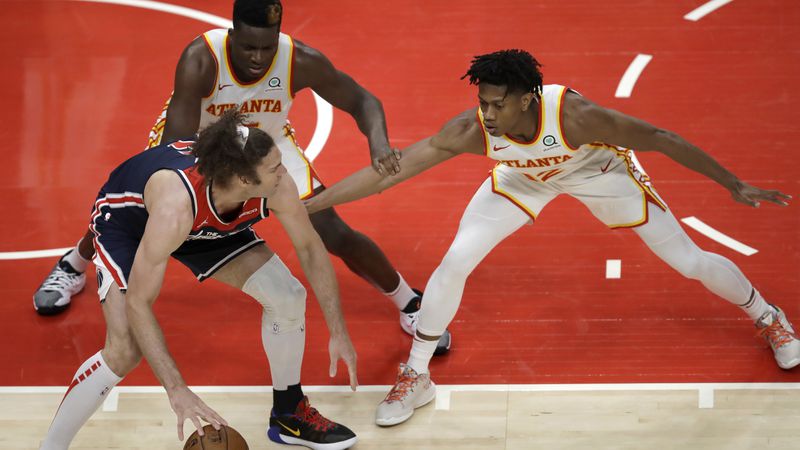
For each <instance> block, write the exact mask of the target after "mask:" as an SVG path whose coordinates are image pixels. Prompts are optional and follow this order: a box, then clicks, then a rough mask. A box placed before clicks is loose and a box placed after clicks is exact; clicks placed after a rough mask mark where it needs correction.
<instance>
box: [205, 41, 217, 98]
mask: <svg viewBox="0 0 800 450" xmlns="http://www.w3.org/2000/svg"><path fill="white" fill-rule="evenodd" d="M203 42H204V43H205V44H206V48H207V49H208V52H209V53H211V57H212V58H214V84H212V85H211V92H209V93H208V94H206V95H204V96H203V98H209V97H211V96H212V95H214V92H216V90H217V83H218V82H219V60H217V54H216V53H214V49H213V47H212V46H211V42H210V41H209V40H208V37H206V33H203Z"/></svg>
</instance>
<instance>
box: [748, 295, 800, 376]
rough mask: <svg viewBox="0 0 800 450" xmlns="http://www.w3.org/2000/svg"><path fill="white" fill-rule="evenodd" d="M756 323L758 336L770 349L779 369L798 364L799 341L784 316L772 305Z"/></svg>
mask: <svg viewBox="0 0 800 450" xmlns="http://www.w3.org/2000/svg"><path fill="white" fill-rule="evenodd" d="M770 306H772V308H773V310H772V311H767V312H766V313H764V315H763V316H761V317H759V318H758V320H757V321H756V328H757V329H758V335H759V336H762V337H763V338H764V339H766V341H767V342H768V343H769V346H770V347H772V351H773V352H774V353H775V361H777V362H778V366H780V368H781V369H787V370H788V369H791V368H793V367H795V366H797V365H798V364H800V340H798V339H797V335H796V334H795V332H794V328H793V327H792V324H791V323H789V319H787V318H786V314H784V313H783V311H781V309H780V308H778V307H777V306H774V305H770Z"/></svg>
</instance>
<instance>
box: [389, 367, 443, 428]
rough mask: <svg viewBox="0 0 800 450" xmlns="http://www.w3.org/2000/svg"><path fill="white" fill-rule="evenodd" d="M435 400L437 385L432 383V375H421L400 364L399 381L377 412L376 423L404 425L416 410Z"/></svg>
mask: <svg viewBox="0 0 800 450" xmlns="http://www.w3.org/2000/svg"><path fill="white" fill-rule="evenodd" d="M434 398H436V385H435V384H434V383H433V381H431V375H430V374H429V373H424V374H422V375H419V374H417V372H415V371H414V369H412V368H411V367H409V366H407V365H405V364H400V368H399V369H398V370H397V381H396V382H395V384H394V386H393V387H392V390H391V391H389V394H387V395H386V398H385V399H383V401H382V402H381V404H380V405H378V410H377V411H376V412H375V423H377V424H378V425H380V426H382V427H388V426H391V425H397V424H398V423H403V422H405V421H406V420H408V419H409V418H410V417H411V416H412V415H413V414H414V410H415V409H416V408H419V407H421V406H425V405H427V404H428V403H430V402H431V400H433V399H434Z"/></svg>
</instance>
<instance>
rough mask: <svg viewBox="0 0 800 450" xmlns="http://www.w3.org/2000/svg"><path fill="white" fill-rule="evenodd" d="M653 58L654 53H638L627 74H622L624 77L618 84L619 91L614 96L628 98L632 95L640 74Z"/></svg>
mask: <svg viewBox="0 0 800 450" xmlns="http://www.w3.org/2000/svg"><path fill="white" fill-rule="evenodd" d="M651 59H653V55H643V54H638V55H636V58H633V61H631V64H630V65H629V66H628V70H626V71H625V74H624V75H622V79H620V80H619V86H617V92H616V93H615V94H614V97H619V98H628V97H630V96H631V92H633V86H634V85H636V81H638V80H639V75H641V74H642V71H643V70H644V68H645V67H647V64H648V63H649V62H650V60H651Z"/></svg>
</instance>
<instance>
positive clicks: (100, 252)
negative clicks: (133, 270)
mask: <svg viewBox="0 0 800 450" xmlns="http://www.w3.org/2000/svg"><path fill="white" fill-rule="evenodd" d="M95 234H96V233H95ZM99 237H100V236H99V235H96V236H95V238H94V248H95V251H96V252H97V256H99V257H100V259H101V260H102V261H103V265H104V266H106V269H108V272H109V273H110V274H111V277H112V278H114V282H115V283H117V287H118V288H120V289H121V290H124V289H128V283H126V282H125V280H124V279H123V278H122V274H120V273H118V272H117V268H116V267H115V266H117V264H115V263H114V260H113V259H111V258H110V257H109V256H107V255H106V249H105V247H103V244H101V243H100V239H99Z"/></svg>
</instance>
